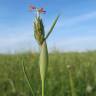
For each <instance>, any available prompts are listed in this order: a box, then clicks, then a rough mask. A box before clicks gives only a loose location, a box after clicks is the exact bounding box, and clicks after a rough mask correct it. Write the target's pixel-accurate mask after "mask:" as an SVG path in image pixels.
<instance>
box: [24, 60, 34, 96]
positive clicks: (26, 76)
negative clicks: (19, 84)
mask: <svg viewBox="0 0 96 96" xmlns="http://www.w3.org/2000/svg"><path fill="white" fill-rule="evenodd" d="M22 69H23V73H24V75H25V79H26V82H27V84H28V86H29V88H30V90H31V93H32V95H33V96H35V94H34V92H33V89H32V86H31V83H30V80H29V78H28V75H27V72H26V70H25V65H24V62H23V61H22Z"/></svg>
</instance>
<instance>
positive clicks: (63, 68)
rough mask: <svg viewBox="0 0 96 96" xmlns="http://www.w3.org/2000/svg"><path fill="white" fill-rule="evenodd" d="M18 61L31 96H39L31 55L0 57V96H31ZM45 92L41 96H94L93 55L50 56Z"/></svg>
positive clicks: (95, 56) (95, 68)
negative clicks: (29, 84) (23, 69)
mask: <svg viewBox="0 0 96 96" xmlns="http://www.w3.org/2000/svg"><path fill="white" fill-rule="evenodd" d="M22 61H24V65H25V67H26V72H27V75H28V77H29V79H30V81H31V85H32V87H33V90H34V92H35V95H36V96H41V80H40V74H39V65H38V61H39V54H38V53H32V52H26V53H22V54H14V55H4V54H3V55H2V54H1V55H0V96H32V95H31V92H30V89H29V87H28V85H27V83H26V79H25V77H24V73H23V71H22ZM45 90H46V95H45V96H72V92H73V93H75V95H76V96H96V51H92V52H80V53H79V52H66V53H60V52H58V51H54V52H52V53H50V54H49V66H48V73H47V80H46V89H45ZM72 90H73V91H72Z"/></svg>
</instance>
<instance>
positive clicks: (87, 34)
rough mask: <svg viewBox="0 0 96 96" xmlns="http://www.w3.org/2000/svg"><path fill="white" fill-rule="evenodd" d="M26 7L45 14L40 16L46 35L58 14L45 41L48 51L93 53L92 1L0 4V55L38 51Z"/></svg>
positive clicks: (95, 23)
mask: <svg viewBox="0 0 96 96" xmlns="http://www.w3.org/2000/svg"><path fill="white" fill-rule="evenodd" d="M30 4H33V5H36V6H38V7H44V8H45V10H46V11H47V13H46V14H44V15H42V18H43V21H44V24H45V30H46V32H48V29H49V28H50V25H51V24H52V21H53V20H54V18H55V17H56V15H58V14H61V16H60V18H59V20H58V23H57V25H56V26H55V29H54V31H53V33H52V34H51V35H50V37H49V38H48V40H47V42H48V48H49V50H50V51H51V50H54V48H56V49H58V50H60V51H86V50H95V49H96V44H95V42H96V0H0V53H6V52H17V51H22V50H23V51H24V50H30V49H31V50H38V45H37V42H36V41H35V39H34V32H33V23H32V22H33V21H34V12H29V10H28V6H29V5H30Z"/></svg>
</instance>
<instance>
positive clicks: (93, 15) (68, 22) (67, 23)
mask: <svg viewBox="0 0 96 96" xmlns="http://www.w3.org/2000/svg"><path fill="white" fill-rule="evenodd" d="M91 19H96V11H94V12H90V13H86V14H81V15H79V16H74V17H71V18H64V16H62V18H61V20H60V21H59V23H58V26H57V27H58V28H66V27H71V26H74V25H76V26H77V24H79V23H82V22H86V21H88V20H91Z"/></svg>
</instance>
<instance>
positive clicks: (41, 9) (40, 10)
mask: <svg viewBox="0 0 96 96" xmlns="http://www.w3.org/2000/svg"><path fill="white" fill-rule="evenodd" d="M38 11H39V12H40V13H46V11H45V10H44V8H40V9H39V10H38Z"/></svg>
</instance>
